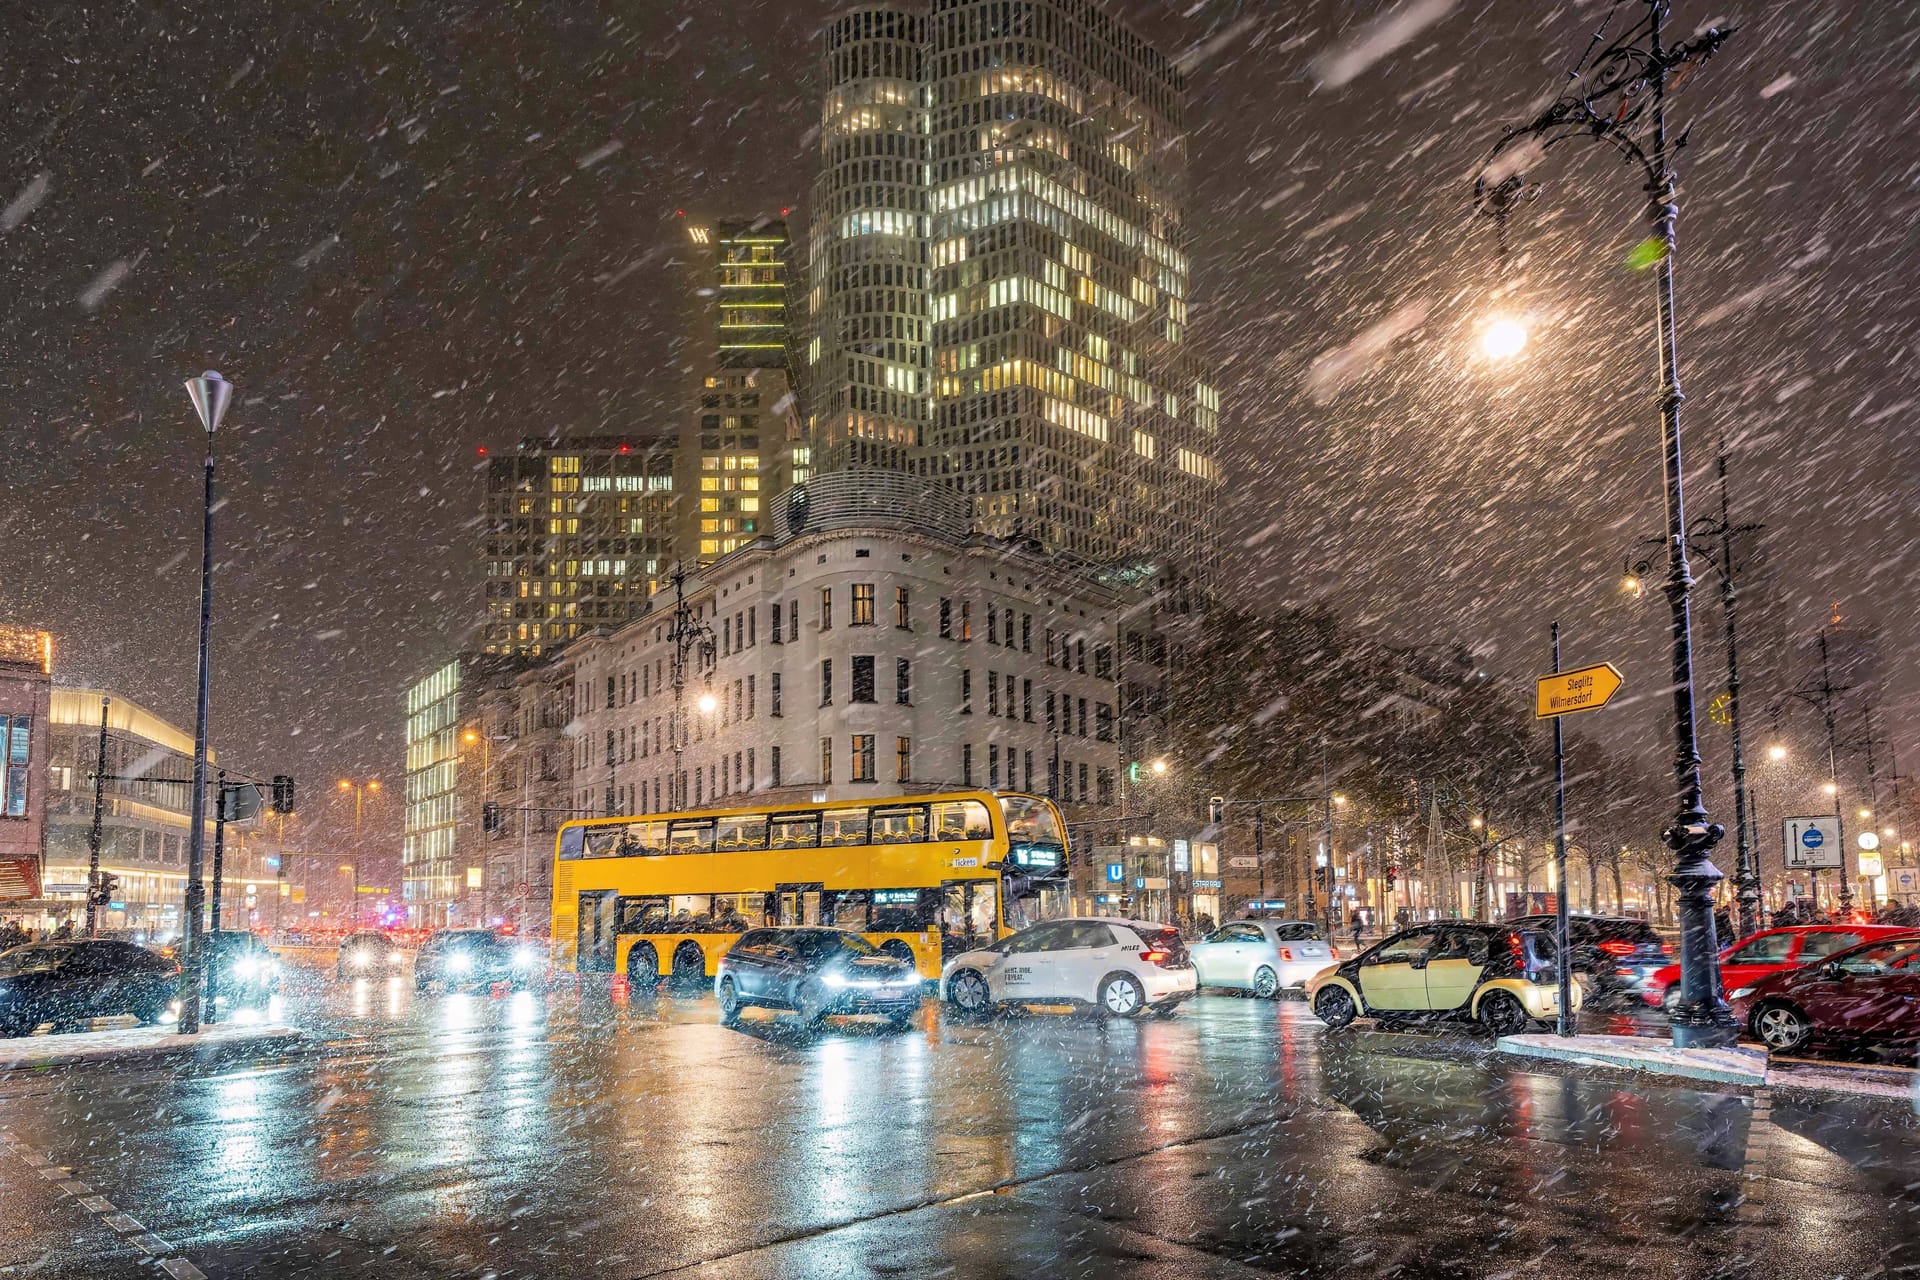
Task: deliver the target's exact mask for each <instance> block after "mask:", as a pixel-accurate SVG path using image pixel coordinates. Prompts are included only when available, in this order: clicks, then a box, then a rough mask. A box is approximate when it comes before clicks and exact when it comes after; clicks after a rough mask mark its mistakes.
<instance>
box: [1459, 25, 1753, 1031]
mask: <svg viewBox="0 0 1920 1280" xmlns="http://www.w3.org/2000/svg"><path fill="white" fill-rule="evenodd" d="M1637 7H1638V8H1640V9H1641V10H1642V11H1643V14H1642V16H1641V17H1640V18H1638V19H1637V20H1635V21H1634V22H1633V23H1632V24H1630V26H1629V27H1628V29H1627V30H1626V31H1625V32H1624V33H1623V34H1621V35H1620V36H1619V37H1618V38H1617V39H1615V40H1614V41H1613V42H1612V43H1610V44H1607V45H1605V46H1604V47H1603V46H1602V45H1601V41H1602V40H1604V39H1605V38H1606V34H1607V32H1606V24H1604V23H1603V24H1602V26H1601V28H1600V30H1599V31H1597V32H1596V33H1595V34H1594V36H1593V38H1592V40H1591V41H1590V42H1589V44H1588V52H1587V53H1586V54H1585V55H1583V56H1582V58H1581V60H1580V62H1579V64H1578V65H1577V66H1576V67H1575V68H1574V70H1573V72H1572V73H1571V79H1572V82H1573V83H1572V87H1571V88H1569V89H1568V90H1567V91H1566V92H1565V93H1563V94H1562V95H1561V96H1560V97H1558V98H1556V99H1555V100H1554V101H1553V102H1552V103H1550V104H1548V106H1547V107H1546V109H1545V110H1543V111H1542V112H1541V113H1540V114H1539V115H1538V116H1537V117H1535V118H1534V119H1533V120H1531V121H1529V122H1528V123H1526V124H1523V125H1516V126H1515V127H1513V128H1511V129H1508V130H1507V131H1506V132H1505V133H1504V134H1503V135H1502V136H1501V138H1500V140H1499V141H1498V142H1497V143H1495V144H1494V147H1493V150H1492V152H1491V153H1490V154H1489V156H1488V160H1487V163H1486V165H1485V166H1484V167H1483V169H1482V171H1481V174H1480V176H1479V178H1478V179H1477V180H1476V181H1475V184H1474V194H1475V198H1476V202H1477V204H1478V206H1479V207H1480V208H1481V209H1482V211H1484V212H1486V213H1488V214H1490V215H1491V216H1492V217H1493V218H1494V219H1495V221H1496V223H1497V225H1498V226H1499V227H1500V229H1501V236H1502V239H1503V240H1504V237H1505V228H1506V221H1507V217H1508V215H1509V213H1510V212H1511V210H1512V208H1513V205H1514V203H1515V202H1516V201H1517V200H1518V199H1519V198H1520V197H1521V196H1523V195H1525V194H1527V193H1528V187H1527V183H1526V180H1525V178H1524V176H1523V174H1522V172H1521V170H1522V167H1523V162H1524V160H1525V159H1528V158H1536V159H1537V158H1543V157H1544V153H1545V152H1547V151H1548V150H1550V149H1552V148H1553V147H1555V146H1557V145H1558V144H1560V143H1562V142H1567V141H1571V140H1573V139H1576V138H1585V139H1589V140H1593V141H1599V142H1604V143H1606V144H1608V145H1609V146H1611V147H1613V148H1614V149H1615V150H1616V151H1618V152H1620V154H1621V155H1622V156H1623V157H1624V158H1625V159H1626V160H1627V161H1629V162H1630V163H1632V164H1635V165H1637V166H1638V167H1639V170H1640V172H1641V174H1642V176H1643V177H1644V179H1645V185H1644V188H1643V189H1644V191H1645V193H1646V196H1647V220H1648V225H1649V229H1650V232H1651V234H1650V235H1649V236H1648V238H1647V239H1646V240H1645V241H1643V242H1642V243H1641V244H1640V246H1639V247H1638V248H1637V249H1636V250H1635V252H1634V256H1633V258H1632V261H1633V262H1634V263H1635V264H1637V265H1647V266H1651V267H1653V269H1654V275H1653V279H1654V293H1653V296H1654V328H1655V346H1656V349H1657V352H1658V358H1659V374H1660V387H1659V395H1658V399H1659V404H1660V436H1661V452H1662V455H1663V457H1664V461H1665V472H1666V515H1667V531H1666V542H1667V579H1666V596H1667V605H1668V609H1669V612H1670V614H1671V630H1672V640H1673V663H1672V672H1671V679H1672V685H1673V736H1674V751H1673V785H1674V796H1675V800H1676V805H1677V811H1676V813H1675V814H1674V816H1673V818H1672V820H1671V821H1670V822H1669V823H1668V824H1667V826H1666V827H1665V829H1664V830H1662V831H1661V833H1660V836H1661V839H1662V840H1663V841H1664V842H1665V843H1666V845H1667V847H1668V848H1670V849H1672V850H1673V855H1674V865H1673V873H1672V875H1671V876H1670V877H1669V880H1670V882H1671V883H1672V884H1673V886H1674V888H1675V889H1677V890H1678V891H1679V892H1678V897H1679V904H1680V992H1681V995H1680V1000H1679V1003H1678V1004H1677V1005H1676V1006H1675V1007H1674V1010H1673V1043H1674V1045H1675V1047H1677V1048H1724V1047H1728V1046H1731V1045H1732V1044H1733V1043H1734V1041H1735V1037H1736V1028H1735V1026H1734V1021H1733V1015H1732V1012H1731V1011H1730V1010H1729V1009H1728V1008H1727V1003H1726V1001H1725V1000H1724V999H1723V998H1722V997H1721V994H1720V973H1719V969H1720V965H1719V958H1718V950H1719V946H1718V939H1717V938H1716V937H1715V936H1714V926H1713V889H1714V886H1715V885H1716V884H1718V883H1719V882H1720V881H1721V879H1722V878H1723V877H1722V876H1721V874H1720V870H1719V868H1717V867H1715V866H1714V865H1713V862H1712V861H1711V860H1710V859H1709V858H1708V856H1707V855H1708V854H1709V852H1711V850H1712V849H1713V846H1714V845H1715V844H1717V843H1719V841H1720V838H1721V836H1723V835H1724V834H1725V828H1723V827H1721V826H1720V825H1719V824H1717V823H1713V822H1709V821H1708V820H1707V810H1706V801H1705V797H1704V796H1703V795H1702V794H1701V787H1700V751H1699V745H1698V743H1697V741H1696V739H1695V735H1694V708H1693V642H1692V635H1691V625H1690V619H1689V616H1688V615H1689V599H1688V597H1689V592H1690V589H1691V587H1692V583H1693V575H1692V573H1691V572H1689V570H1688V568H1687V537H1686V535H1687V509H1686V499H1685V488H1684V484H1683V470H1682V465H1681V453H1680V404H1681V402H1682V400H1683V399H1684V397H1683V396H1682V395H1681V393H1680V347H1679V339H1678V336H1677V334H1676V332H1675V327H1674V314H1673V312H1674V302H1673V255H1674V223H1675V222H1676V221H1677V220H1678V218H1679V216H1680V206H1679V203H1678V197H1677V196H1676V194H1675V190H1674V187H1675V178H1674V174H1673V171H1672V169H1671V168H1670V167H1669V165H1668V159H1669V156H1668V151H1669V143H1668V140H1667V116H1666V95H1667V91H1668V90H1669V89H1670V88H1672V87H1675V86H1677V85H1678V84H1679V83H1680V82H1681V81H1682V80H1684V79H1685V78H1687V77H1689V76H1691V75H1692V74H1693V73H1694V72H1695V71H1696V70H1697V69H1698V68H1699V66H1700V65H1701V64H1702V63H1704V62H1705V61H1706V60H1707V59H1708V58H1710V57H1711V56H1712V55H1713V54H1714V53H1715V52H1716V51H1717V50H1718V49H1719V48H1720V46H1721V45H1722V44H1723V43H1725V41H1726V39H1727V37H1728V35H1730V34H1731V33H1730V32H1728V31H1722V30H1719V29H1713V28H1710V29H1708V30H1707V31H1706V32H1704V33H1702V34H1701V35H1700V36H1698V37H1697V38H1695V39H1693V40H1689V41H1686V42H1684V43H1682V44H1678V45H1668V44H1667V43H1666V41H1665V40H1664V38H1663V37H1662V34H1661V27H1662V24H1663V23H1664V21H1665V19H1666V15H1667V8H1668V3H1667V0H1640V3H1639V5H1638V6H1637ZM1596 50H1597V52H1596ZM1683 140H1684V139H1683ZM1676 149H1677V148H1676ZM1500 341H1501V343H1502V345H1504V346H1506V347H1507V348H1508V349H1509V350H1511V349H1517V346H1518V344H1517V343H1515V342H1512V341H1510V340H1508V339H1506V338H1504V337H1503V338H1501V339H1500ZM1489 350H1490V351H1493V350H1495V346H1494V335H1492V334H1490V335H1489Z"/></svg>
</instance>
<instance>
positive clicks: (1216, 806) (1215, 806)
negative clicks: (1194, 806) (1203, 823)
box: [1207, 796, 1227, 827]
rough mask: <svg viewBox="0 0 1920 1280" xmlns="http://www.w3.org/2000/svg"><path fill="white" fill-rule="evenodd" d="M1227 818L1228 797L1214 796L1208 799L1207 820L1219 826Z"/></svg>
mask: <svg viewBox="0 0 1920 1280" xmlns="http://www.w3.org/2000/svg"><path fill="white" fill-rule="evenodd" d="M1226 818H1227V798H1226V797H1225V796H1214V797H1212V798H1211V799H1209V800H1208V801H1207V821H1208V822H1211V823H1212V824H1213V825H1214V826H1216V827H1217V826H1219V825H1220V824H1221V823H1222V822H1225V821H1226Z"/></svg>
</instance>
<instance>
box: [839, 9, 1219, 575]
mask: <svg viewBox="0 0 1920 1280" xmlns="http://www.w3.org/2000/svg"><path fill="white" fill-rule="evenodd" d="M825 44H826V47H825V53H826V64H827V72H828V80H829V87H828V93H827V97H826V101H825V105H824V109H823V113H822V120H821V142H820V148H821V153H820V154H821V169H820V176H819V179H818V182H817V183H816V186H815V188H814V202H813V203H814V208H813V231H812V237H811V240H810V242H809V245H808V250H807V273H808V274H807V289H806V292H805V295H804V297H805V311H806V315H805V317H804V321H805V342H806V345H805V359H806V364H807V375H806V381H807V405H806V410H807V420H808V430H809V434H810V438H811V445H812V449H813V457H812V461H813V464H814V468H815V473H816V474H822V473H825V472H829V471H833V470H839V469H846V468H880V469H894V470H904V471H910V472H912V473H913V474H915V475H918V476H921V477H924V478H925V479H927V480H929V481H930V482H935V483H939V484H942V485H944V486H947V487H950V488H952V489H953V490H954V491H956V492H958V493H960V494H962V495H964V496H965V497H966V498H967V499H968V502H969V504H970V508H971V513H972V520H973V523H974V524H975V526H976V527H978V528H979V529H980V530H981V531H983V532H985V533H988V534H992V535H996V536H1001V537H1010V538H1012V537H1017V538H1026V539H1032V540H1034V541H1036V542H1037V543H1038V544H1039V545H1040V547H1041V548H1043V549H1045V550H1048V551H1062V552H1066V553H1069V554H1072V555H1075V556H1078V557H1080V558H1081V559H1083V560H1085V561H1088V562H1090V563H1092V564H1094V565H1098V566H1102V567H1104V568H1107V569H1108V570H1109V571H1113V572H1120V573H1126V574H1130V575H1131V576H1132V578H1133V579H1134V580H1135V581H1139V582H1142V583H1148V582H1151V583H1155V584H1158V585H1160V586H1167V585H1178V584H1185V583H1197V584H1200V585H1202V586H1204V585H1205V583H1206V582H1207V580H1208V578H1209V577H1210V575H1211V573H1212V571H1213V567H1214V564H1215V561H1216V547H1215V542H1214V533H1213V528H1212V521H1211V518H1210V508H1211V506H1212V505H1213V503H1214V502H1215V500H1216V495H1217V492H1218V486H1219V483H1220V479H1221V476H1220V462H1219V452H1220V450H1219V443H1220V418H1221V399H1220V394H1219V391H1218V389H1217V386H1216V385H1215V382H1214V380H1213V377H1212V375H1211V374H1210V373H1209V372H1208V368H1207V364H1206V362H1205V360H1204V359H1203V358H1201V357H1200V356H1199V355H1197V354H1196V353H1195V352H1194V351H1193V350H1192V348H1191V345H1190V343H1189V340H1188V325H1189V323H1190V318H1191V317H1190V312H1189V308H1190V305H1191V299H1190V296H1189V294H1190V289H1189V279H1190V274H1189V263H1188V258H1187V252H1186V242H1187V233H1186V229H1185V226H1184V223H1183V207H1182V206H1183V201H1184V198H1185V172H1184V171H1185V155H1186V137H1185V133H1184V124H1183V119H1182V116H1183V108H1182V98H1183V94H1184V83H1183V76H1182V73H1181V72H1180V71H1179V69H1178V68H1176V67H1175V66H1174V65H1173V64H1172V62H1171V61H1170V60H1169V59H1168V58H1167V57H1165V56H1164V55H1163V54H1162V53H1160V52H1159V51H1158V50H1156V49H1154V48H1153V47H1152V46H1151V45H1149V44H1148V43H1147V42H1146V41H1144V40H1142V39H1141V38H1140V37H1139V36H1137V35H1136V34H1134V33H1133V32H1132V31H1131V30H1129V29H1128V28H1127V27H1126V26H1125V25H1124V24H1122V23H1120V22H1119V21H1118V20H1116V19H1114V18H1113V17H1112V16H1110V15H1109V14H1107V13H1106V12H1105V11H1104V10H1102V9H1101V8H1100V7H1099V6H1098V5H1097V4H1094V3H1092V2H1091V0H935V3H934V4H933V5H932V7H931V10H930V11H929V12H925V13H921V12H915V11H910V10H904V9H893V8H877V7H868V8H862V9H858V10H855V11H853V12H850V13H847V14H844V15H842V16H840V17H838V18H836V19H834V20H833V21H832V22H831V23H830V24H829V26H828V28H827V33H826V41H825Z"/></svg>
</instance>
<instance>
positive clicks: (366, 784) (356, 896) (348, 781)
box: [335, 778, 380, 929]
mask: <svg viewBox="0 0 1920 1280" xmlns="http://www.w3.org/2000/svg"><path fill="white" fill-rule="evenodd" d="M335 785H336V786H337V787H338V789H339V791H340V793H341V794H342V795H351V796H352V797H353V866H352V867H351V868H350V869H351V870H352V872H353V902H352V905H351V907H350V908H349V913H350V914H349V918H350V919H351V921H352V923H353V927H354V928H356V929H357V928H359V927H360V815H361V811H362V809H363V808H364V807H365V804H366V799H367V797H368V796H369V795H379V794H380V779H378V778H366V779H361V780H355V779H353V778H342V779H340V781H339V782H338V783H336V784H335Z"/></svg>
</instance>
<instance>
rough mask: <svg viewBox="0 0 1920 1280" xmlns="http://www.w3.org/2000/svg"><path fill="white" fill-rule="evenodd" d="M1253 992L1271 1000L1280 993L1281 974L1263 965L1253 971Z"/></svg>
mask: <svg viewBox="0 0 1920 1280" xmlns="http://www.w3.org/2000/svg"><path fill="white" fill-rule="evenodd" d="M1253 994H1254V995H1256V996H1259V997H1260V998H1261V999H1262V1000H1271V999H1273V998H1274V997H1275V996H1277V995H1279V994H1280V975H1279V974H1277V973H1275V972H1274V971H1273V970H1271V969H1269V968H1267V966H1266V965H1261V966H1260V967H1259V968H1258V969H1255V970H1254V971H1253Z"/></svg>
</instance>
